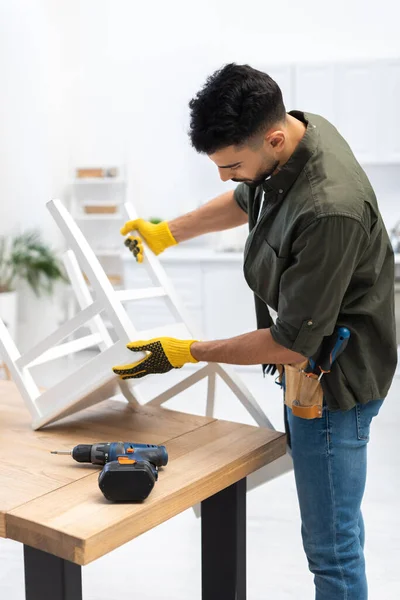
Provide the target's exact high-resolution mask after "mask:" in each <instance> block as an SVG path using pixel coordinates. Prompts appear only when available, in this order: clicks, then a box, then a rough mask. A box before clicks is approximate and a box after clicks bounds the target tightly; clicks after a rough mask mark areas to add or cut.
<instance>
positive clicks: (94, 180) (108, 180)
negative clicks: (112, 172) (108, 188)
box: [71, 177, 126, 185]
mask: <svg viewBox="0 0 400 600" xmlns="http://www.w3.org/2000/svg"><path fill="white" fill-rule="evenodd" d="M125 183H126V179H121V178H120V177H104V178H101V177H82V179H73V180H72V181H71V185H110V184H112V185H114V184H120V185H122V184H125Z"/></svg>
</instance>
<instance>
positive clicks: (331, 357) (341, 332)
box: [318, 327, 350, 373]
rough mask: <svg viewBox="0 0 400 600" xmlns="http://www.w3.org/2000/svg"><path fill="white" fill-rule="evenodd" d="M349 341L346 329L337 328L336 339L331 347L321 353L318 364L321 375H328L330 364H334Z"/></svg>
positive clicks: (348, 333)
mask: <svg viewBox="0 0 400 600" xmlns="http://www.w3.org/2000/svg"><path fill="white" fill-rule="evenodd" d="M349 339H350V331H349V330H348V329H347V327H339V328H338V329H337V332H336V339H335V341H334V344H333V347H332V346H331V347H330V348H327V349H326V352H324V351H322V356H321V361H318V362H319V365H318V366H319V368H320V371H321V373H329V371H330V370H331V367H332V364H333V363H334V362H335V360H336V359H337V357H338V356H340V354H342V352H343V350H344V349H345V348H346V346H347V344H348V343H349Z"/></svg>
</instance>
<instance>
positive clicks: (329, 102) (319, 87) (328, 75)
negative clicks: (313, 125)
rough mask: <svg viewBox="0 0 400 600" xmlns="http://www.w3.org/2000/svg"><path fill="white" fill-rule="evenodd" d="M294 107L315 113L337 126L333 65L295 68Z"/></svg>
mask: <svg viewBox="0 0 400 600" xmlns="http://www.w3.org/2000/svg"><path fill="white" fill-rule="evenodd" d="M294 94H295V99H294V107H295V108H296V109H297V110H302V111H305V112H310V113H315V114H317V115H321V116H322V117H325V119H328V121H330V122H331V123H333V125H337V121H338V111H337V104H336V102H335V68H334V65H304V66H299V67H296V69H295V75H294Z"/></svg>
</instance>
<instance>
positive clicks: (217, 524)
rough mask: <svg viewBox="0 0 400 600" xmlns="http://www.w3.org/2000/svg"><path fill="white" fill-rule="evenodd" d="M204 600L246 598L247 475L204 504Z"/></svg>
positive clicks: (202, 517) (202, 531)
mask: <svg viewBox="0 0 400 600" xmlns="http://www.w3.org/2000/svg"><path fill="white" fill-rule="evenodd" d="M201 549H202V600H221V599H222V598H223V599H224V600H246V478H244V479H242V480H240V481H238V482H237V483H235V484H234V485H231V486H229V487H228V488H226V489H224V490H222V491H221V492H218V493H217V494H215V495H214V496H211V497H210V498H207V500H204V501H203V502H202V503H201Z"/></svg>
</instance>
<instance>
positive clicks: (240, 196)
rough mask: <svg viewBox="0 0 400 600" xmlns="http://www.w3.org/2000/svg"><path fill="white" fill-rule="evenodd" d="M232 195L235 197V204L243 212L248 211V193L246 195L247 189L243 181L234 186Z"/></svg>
mask: <svg viewBox="0 0 400 600" xmlns="http://www.w3.org/2000/svg"><path fill="white" fill-rule="evenodd" d="M233 197H234V198H235V200H236V202H237V204H238V205H239V206H240V208H241V209H242V210H243V211H244V212H245V213H248V212H249V210H248V208H249V195H248V189H247V186H246V185H245V184H244V183H239V185H238V186H236V188H235V191H234V192H233Z"/></svg>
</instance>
